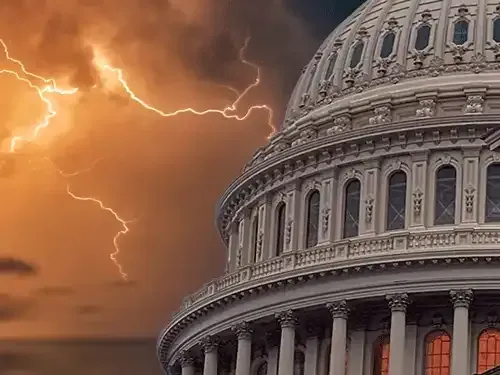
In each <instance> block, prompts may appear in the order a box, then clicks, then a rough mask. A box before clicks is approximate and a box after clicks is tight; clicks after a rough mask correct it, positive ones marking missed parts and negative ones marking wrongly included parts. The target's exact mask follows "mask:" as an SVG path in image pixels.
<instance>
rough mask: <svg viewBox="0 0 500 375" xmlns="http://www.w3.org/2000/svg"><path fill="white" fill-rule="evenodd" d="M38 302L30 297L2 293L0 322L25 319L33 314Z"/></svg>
mask: <svg viewBox="0 0 500 375" xmlns="http://www.w3.org/2000/svg"><path fill="white" fill-rule="evenodd" d="M35 308H36V302H35V301H34V300H33V299H30V298H23V297H14V296H9V295H7V294H2V295H0V322H9V321H17V320H24V319H26V318H29V317H30V316H32V315H31V314H32V313H33V312H34V311H35Z"/></svg>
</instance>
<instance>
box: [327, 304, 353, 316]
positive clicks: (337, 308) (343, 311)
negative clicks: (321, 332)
mask: <svg viewBox="0 0 500 375" xmlns="http://www.w3.org/2000/svg"><path fill="white" fill-rule="evenodd" d="M326 308H327V309H328V311H329V312H330V314H331V315H332V318H333V319H335V318H342V319H347V318H348V317H349V312H350V310H349V306H348V305H347V301H346V300H342V301H338V302H334V303H329V304H327V305H326Z"/></svg>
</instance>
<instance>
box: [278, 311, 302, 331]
mask: <svg viewBox="0 0 500 375" xmlns="http://www.w3.org/2000/svg"><path fill="white" fill-rule="evenodd" d="M274 317H275V318H276V320H278V322H279V324H280V325H281V328H290V327H295V326H296V325H297V324H298V323H299V321H298V319H297V317H296V315H295V312H294V311H293V310H287V311H282V312H280V313H277V314H276V315H275V316H274Z"/></svg>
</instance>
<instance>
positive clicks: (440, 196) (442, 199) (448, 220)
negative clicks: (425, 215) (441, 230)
mask: <svg viewBox="0 0 500 375" xmlns="http://www.w3.org/2000/svg"><path fill="white" fill-rule="evenodd" d="M435 189H436V194H435V201H434V224H435V225H446V224H454V223H455V202H456V198H457V197H456V195H457V170H456V169H455V168H454V167H452V166H451V165H445V166H443V167H441V168H439V169H438V171H437V172H436V187H435Z"/></svg>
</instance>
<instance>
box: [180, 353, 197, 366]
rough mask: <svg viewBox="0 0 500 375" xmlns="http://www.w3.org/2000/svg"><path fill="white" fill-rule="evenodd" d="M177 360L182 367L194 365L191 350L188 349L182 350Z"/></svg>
mask: <svg viewBox="0 0 500 375" xmlns="http://www.w3.org/2000/svg"><path fill="white" fill-rule="evenodd" d="M179 361H180V363H181V367H182V368H184V367H192V366H194V357H193V355H192V354H191V352H189V351H188V350H183V351H182V352H181V356H180V358H179Z"/></svg>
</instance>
